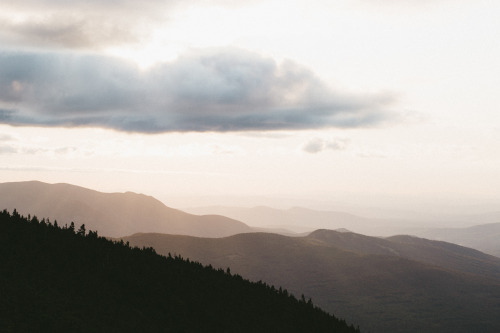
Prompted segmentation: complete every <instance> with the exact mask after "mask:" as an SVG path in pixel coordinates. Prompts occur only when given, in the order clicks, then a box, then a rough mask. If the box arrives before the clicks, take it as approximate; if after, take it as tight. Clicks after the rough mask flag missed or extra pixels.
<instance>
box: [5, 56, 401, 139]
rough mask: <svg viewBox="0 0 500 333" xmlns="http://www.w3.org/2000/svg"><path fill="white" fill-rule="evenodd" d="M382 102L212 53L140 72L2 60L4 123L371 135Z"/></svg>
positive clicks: (69, 62)
mask: <svg viewBox="0 0 500 333" xmlns="http://www.w3.org/2000/svg"><path fill="white" fill-rule="evenodd" d="M392 102H393V100H392V97H391V96H386V95H370V96H368V95H347V94H341V93H337V92H335V91H332V90H331V89H330V88H328V87H327V86H326V85H325V84H324V83H323V82H322V81H321V80H320V79H319V78H317V77H316V76H315V75H314V73H312V72H311V71H309V70H308V69H306V68H304V67H302V66H300V65H298V64H296V63H293V62H290V61H288V62H283V63H281V64H277V63H276V62H275V61H274V60H272V59H270V58H264V57H261V56H259V55H256V54H253V53H250V52H246V51H242V50H234V49H224V50H210V51H203V52H198V53H197V54H190V55H186V56H184V57H180V58H178V59H177V60H176V61H174V62H171V63H164V64H160V65H157V66H155V67H153V68H151V69H150V70H148V71H146V72H143V71H140V70H139V69H138V68H137V67H136V66H135V65H133V64H132V63H128V62H125V61H121V60H117V59H115V58H110V57H103V56H91V55H78V54H67V53H45V54H41V53H14V52H3V53H0V123H4V124H11V125H39V126H66V127H77V126H87V127H89V126H91V127H104V128H111V129H116V130H120V131H130V132H143V133H160V132H171V131H197V132H203V131H221V132H224V131H252V130H284V129H291V130H292V129H294V130H296V129H314V128H328V127H344V128H349V127H364V126H374V125H377V124H380V123H383V122H385V121H388V120H391V119H392V117H394V114H392V113H391V112H389V107H390V106H391V104H392Z"/></svg>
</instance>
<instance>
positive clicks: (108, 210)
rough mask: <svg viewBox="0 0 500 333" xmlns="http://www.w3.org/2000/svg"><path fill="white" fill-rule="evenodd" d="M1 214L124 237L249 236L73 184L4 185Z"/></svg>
mask: <svg viewBox="0 0 500 333" xmlns="http://www.w3.org/2000/svg"><path fill="white" fill-rule="evenodd" d="M0 209H7V210H9V211H12V210H14V209H17V210H18V211H19V212H20V213H21V214H24V215H28V214H31V215H36V216H40V217H50V219H52V220H58V221H64V223H69V222H71V221H74V222H75V224H77V225H81V224H85V225H86V226H87V228H89V229H92V230H98V231H99V234H100V235H103V236H109V237H121V236H126V235H131V234H133V233H137V232H160V233H168V234H180V235H192V236H200V237H224V236H229V235H234V234H238V233H244V232H251V231H252V229H251V228H250V227H249V226H247V225H246V224H244V223H242V222H239V221H236V220H233V219H230V218H227V217H224V216H219V215H203V216H198V215H193V214H188V213H185V212H182V211H180V210H177V209H173V208H169V207H167V206H165V205H164V204H163V203H161V202H160V201H158V200H156V199H155V198H153V197H150V196H146V195H143V194H137V193H132V192H127V193H102V192H98V191H93V190H90V189H86V188H83V187H79V186H74V185H69V184H46V183H42V182H37V181H31V182H15V183H1V184H0Z"/></svg>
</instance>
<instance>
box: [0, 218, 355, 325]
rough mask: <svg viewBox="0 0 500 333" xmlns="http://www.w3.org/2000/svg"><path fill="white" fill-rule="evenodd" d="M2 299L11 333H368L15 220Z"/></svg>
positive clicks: (2, 259)
mask: <svg viewBox="0 0 500 333" xmlns="http://www.w3.org/2000/svg"><path fill="white" fill-rule="evenodd" d="M0 295H1V297H0V331H1V332H286V333H289V332H330V333H334V332H337V333H344V332H345V333H355V332H359V330H356V329H354V328H353V327H352V326H347V325H346V323H345V321H343V320H339V319H337V318H336V317H334V316H333V315H330V314H327V313H326V312H324V311H322V310H320V309H319V308H317V307H315V306H314V305H313V304H312V303H311V302H309V301H306V300H305V299H304V298H300V299H297V298H295V297H294V296H292V295H290V294H289V293H288V292H285V291H283V290H282V289H276V288H274V287H271V286H269V285H267V284H264V283H262V282H260V283H251V282H249V281H247V280H244V279H242V277H241V276H238V275H233V274H231V273H230V272H229V271H225V270H222V269H218V270H216V269H214V268H212V267H207V266H205V267H204V266H202V265H201V264H199V263H195V262H192V261H188V260H184V259H182V258H180V257H179V256H176V257H171V256H169V257H162V256H159V255H157V254H156V253H155V251H154V250H153V249H151V248H143V249H139V248H131V247H130V246H128V244H124V243H123V242H112V241H110V240H108V239H105V238H104V237H98V236H97V234H96V233H95V232H90V231H89V232H86V230H85V229H84V228H83V227H81V228H79V229H78V230H76V229H75V228H73V227H72V226H71V225H70V227H68V228H67V227H63V228H61V227H58V226H56V225H53V224H50V223H47V221H46V220H44V219H43V220H38V219H35V218H30V219H28V218H24V217H22V216H20V215H19V214H18V213H17V212H13V213H12V215H11V214H9V213H8V212H7V211H5V210H4V211H2V212H0Z"/></svg>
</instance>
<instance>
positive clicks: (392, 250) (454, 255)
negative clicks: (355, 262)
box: [307, 230, 500, 279]
mask: <svg viewBox="0 0 500 333" xmlns="http://www.w3.org/2000/svg"><path fill="white" fill-rule="evenodd" d="M307 238H308V239H311V240H316V241H320V242H322V244H324V245H327V246H333V247H336V248H339V249H342V250H345V251H352V252H356V253H359V254H370V255H388V256H396V257H401V258H405V259H410V260H415V261H421V262H424V263H427V264H431V265H435V266H440V267H443V268H446V269H451V270H455V271H460V272H464V273H471V274H476V275H481V276H484V277H493V278H498V279H500V258H497V257H494V256H491V255H488V254H485V253H482V252H479V251H477V250H474V249H471V248H467V247H463V246H459V245H456V244H452V243H447V242H441V241H432V240H428V239H423V238H418V237H413V236H405V235H400V236H392V237H388V238H378V237H369V236H364V235H360V234H356V233H352V232H336V231H332V230H316V231H314V232H312V233H311V234H309V236H308V237H307Z"/></svg>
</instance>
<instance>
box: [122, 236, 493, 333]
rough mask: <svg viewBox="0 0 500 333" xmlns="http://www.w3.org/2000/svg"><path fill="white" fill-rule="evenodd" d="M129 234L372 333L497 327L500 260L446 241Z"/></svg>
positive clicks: (139, 241)
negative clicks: (284, 292) (293, 296)
mask: <svg viewBox="0 0 500 333" xmlns="http://www.w3.org/2000/svg"><path fill="white" fill-rule="evenodd" d="M124 240H126V241H128V242H130V244H133V245H138V246H152V247H153V248H155V249H156V250H157V251H158V252H159V253H163V254H168V253H172V254H174V253H178V254H182V255H183V256H185V257H189V258H191V259H194V260H197V261H200V262H202V263H204V264H211V265H213V266H215V267H230V268H231V271H232V272H236V273H237V274H241V275H242V276H244V277H246V278H249V279H250V280H253V281H259V280H262V281H266V282H267V283H270V284H274V285H280V286H283V287H284V288H287V289H288V290H290V291H291V292H293V293H298V294H302V293H303V294H305V295H306V297H311V298H312V299H313V300H314V301H315V303H317V304H318V305H319V306H321V307H322V308H324V309H325V310H327V311H330V312H333V313H335V314H338V315H339V316H341V317H343V318H346V319H347V320H348V321H350V322H356V323H358V324H359V325H360V327H361V329H362V330H367V331H370V332H497V331H499V330H500V319H498V313H500V312H499V311H500V278H499V269H500V261H499V260H498V258H495V257H492V256H488V255H485V254H482V253H480V252H478V251H474V250H471V249H466V248H463V247H460V246H456V245H453V244H449V243H444V242H432V241H427V240H423V239H418V238H415V237H406V236H396V237H391V238H388V239H381V238H375V237H367V236H362V235H358V234H353V233H348V232H335V231H330V230H318V231H316V232H313V233H312V234H310V235H309V236H306V237H286V236H281V235H275V234H265V233H249V234H241V235H235V236H231V237H227V238H219V239H206V238H196V237H186V236H172V235H162V234H136V235H132V236H130V237H125V238H124Z"/></svg>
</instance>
